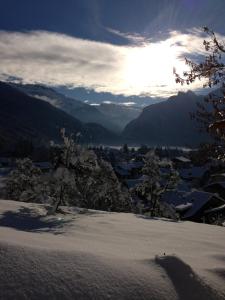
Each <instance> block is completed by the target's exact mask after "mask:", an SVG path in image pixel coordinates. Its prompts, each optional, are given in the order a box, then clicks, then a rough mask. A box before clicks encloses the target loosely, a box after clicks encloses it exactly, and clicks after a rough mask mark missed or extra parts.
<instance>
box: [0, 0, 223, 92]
mask: <svg viewBox="0 0 225 300" xmlns="http://www.w3.org/2000/svg"><path fill="white" fill-rule="evenodd" d="M0 4H1V9H0V79H1V80H7V79H10V80H17V81H22V82H24V83H39V84H45V85H50V86H60V87H62V86H63V87H67V88H70V89H73V88H77V87H80V88H84V89H87V90H93V91H94V92H97V93H111V94H113V95H124V96H132V95H133V96H150V97H162V98H163V97H168V96H170V95H172V94H174V93H176V92H177V91H178V90H181V89H187V87H181V86H178V85H177V84H176V83H175V80H174V75H173V68H174V67H175V68H176V69H177V70H178V72H180V73H182V72H183V71H184V70H186V69H187V67H186V66H185V63H184V57H191V58H193V59H195V60H199V59H200V57H201V55H204V53H205V52H204V48H203V46H202V42H203V38H204V35H203V32H202V27H203V26H208V27H210V28H211V29H213V30H214V31H215V32H216V34H217V36H218V37H219V38H220V39H224V37H225V18H224V16H225V1H224V0H157V1H155V0H66V1H62V0H39V1H34V0H19V1H18V0H0ZM201 88H202V82H196V83H195V84H193V85H192V86H191V87H190V86H189V87H188V89H192V90H195V91H201Z"/></svg>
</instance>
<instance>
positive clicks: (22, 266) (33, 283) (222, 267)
mask: <svg viewBox="0 0 225 300" xmlns="http://www.w3.org/2000/svg"><path fill="white" fill-rule="evenodd" d="M65 210H66V211H67V213H66V214H65V213H63V211H64V212H65ZM63 211H62V213H61V214H57V215H56V216H46V212H47V210H46V207H45V206H44V205H38V204H28V203H22V202H14V201H5V200H0V299H4V300H5V299H131V300H132V299H152V300H161V299H167V300H170V299H171V300H176V299H184V300H186V299H187V300H189V299H194V300H195V299H196V300H197V299H201V300H202V299H207V300H208V299H209V300H211V299H212V300H217V299H218V300H220V299H221V300H222V299H225V287H224V279H225V252H224V249H225V238H224V236H225V228H223V227H216V226H209V225H204V224H196V223H191V222H179V223H176V222H171V221H169V220H166V219H146V218H142V217H141V216H135V215H133V214H123V213H121V214H119V213H105V212H96V211H83V210H78V209H74V208H64V209H63Z"/></svg>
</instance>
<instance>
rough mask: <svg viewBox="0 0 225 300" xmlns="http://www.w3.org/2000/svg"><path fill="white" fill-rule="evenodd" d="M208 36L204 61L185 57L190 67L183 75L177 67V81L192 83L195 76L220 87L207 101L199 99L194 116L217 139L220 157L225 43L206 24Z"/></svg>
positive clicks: (224, 144) (224, 145)
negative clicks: (200, 101) (178, 71)
mask: <svg viewBox="0 0 225 300" xmlns="http://www.w3.org/2000/svg"><path fill="white" fill-rule="evenodd" d="M203 30H204V32H205V33H206V34H207V36H208V39H207V40H203V47H204V48H205V51H206V55H205V57H204V59H203V61H202V62H199V63H198V62H194V61H192V60H189V59H187V58H186V59H185V61H186V64H187V65H188V66H189V71H185V72H184V73H183V76H180V74H178V73H177V72H176V70H174V74H175V77H176V82H177V83H180V84H181V85H183V84H187V85H189V84H191V83H193V82H194V81H195V80H197V79H199V80H201V79H204V80H205V83H204V84H203V87H210V88H211V87H213V86H218V87H220V90H218V91H217V92H216V93H214V92H213V93H210V94H209V96H207V97H206V98H205V103H204V104H202V103H198V109H197V111H196V113H194V114H191V117H192V118H194V119H196V120H197V121H199V123H200V124H201V128H203V129H205V130H206V131H208V132H209V133H210V134H211V135H212V136H213V137H214V139H215V145H214V146H215V149H216V151H215V153H216V155H217V157H218V158H224V157H225V64H224V54H225V45H224V43H223V42H222V41H219V40H218V38H217V36H216V34H215V33H214V32H213V31H212V30H210V29H209V28H207V27H204V28H203Z"/></svg>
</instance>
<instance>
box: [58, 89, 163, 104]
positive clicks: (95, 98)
mask: <svg viewBox="0 0 225 300" xmlns="http://www.w3.org/2000/svg"><path fill="white" fill-rule="evenodd" d="M55 89H56V90H57V91H59V92H60V93H62V94H64V95H67V96H68V97H72V98H76V99H78V100H80V101H82V102H85V103H88V104H98V105H99V104H101V103H105V102H108V103H109V102H111V103H115V104H118V105H127V104H132V105H133V106H135V107H139V108H143V107H145V106H148V105H151V104H154V103H158V102H161V101H164V100H165V99H164V98H162V97H150V96H148V95H137V96H135V95H131V96H126V95H122V94H119V95H115V94H112V93H109V92H96V91H95V90H93V89H87V88H84V87H76V88H67V87H65V86H61V87H56V88H55Z"/></svg>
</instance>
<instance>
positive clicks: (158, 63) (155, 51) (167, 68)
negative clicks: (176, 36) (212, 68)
mask: <svg viewBox="0 0 225 300" xmlns="http://www.w3.org/2000/svg"><path fill="white" fill-rule="evenodd" d="M178 56H179V48H178V47H177V46H175V45H171V43H169V42H168V41H162V42H159V43H154V44H147V45H144V46H142V47H133V48H131V49H130V51H129V53H128V55H127V60H126V64H125V70H124V77H125V78H124V79H125V81H126V84H127V85H128V86H129V87H130V88H131V89H133V88H134V87H135V90H139V91H140V92H141V91H145V90H146V89H149V90H150V92H151V88H152V89H155V88H157V89H158V88H160V87H162V88H166V87H168V88H170V89H171V88H172V87H175V88H176V87H177V86H176V84H175V80H174V75H173V68H174V67H176V69H178V70H184V68H185V63H184V61H183V60H181V59H179V58H178Z"/></svg>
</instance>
